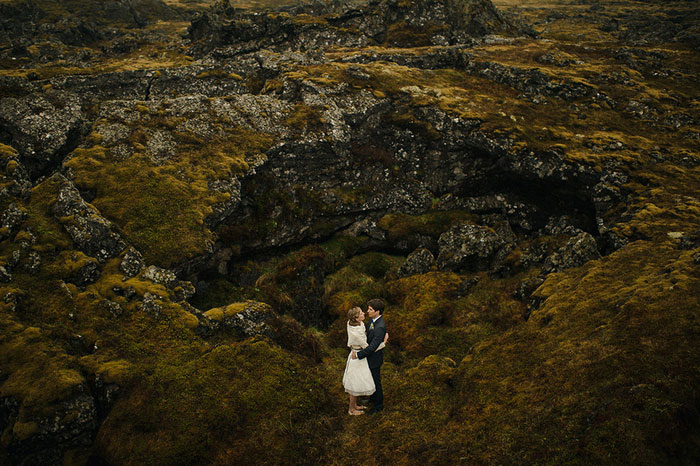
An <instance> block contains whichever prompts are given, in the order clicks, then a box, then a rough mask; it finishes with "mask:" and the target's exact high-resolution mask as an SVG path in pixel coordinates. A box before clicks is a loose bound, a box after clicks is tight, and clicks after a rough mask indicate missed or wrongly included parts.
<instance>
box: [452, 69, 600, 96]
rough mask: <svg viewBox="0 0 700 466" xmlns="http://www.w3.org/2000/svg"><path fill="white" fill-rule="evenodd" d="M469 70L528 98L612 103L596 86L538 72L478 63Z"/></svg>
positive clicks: (536, 70)
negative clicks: (587, 99)
mask: <svg viewBox="0 0 700 466" xmlns="http://www.w3.org/2000/svg"><path fill="white" fill-rule="evenodd" d="M466 69H467V71H468V72H470V73H474V74H478V75H480V76H483V77H484V78H487V79H490V80H493V81H495V82H498V83H501V84H506V85H508V86H511V87H512V88H514V89H517V90H519V91H520V92H523V93H525V94H526V95H529V96H541V95H545V96H555V97H559V98H561V99H563V100H566V101H569V102H572V101H574V100H577V99H583V98H589V99H593V100H601V101H605V102H612V99H610V97H608V96H606V95H605V94H602V93H600V92H598V91H597V90H596V88H595V87H593V86H589V85H587V84H583V83H580V82H575V81H557V80H555V79H552V78H551V77H549V76H547V75H546V74H544V73H543V72H541V71H539V70H538V69H527V70H526V69H521V68H517V67H514V66H507V65H502V64H500V63H493V62H476V61H475V62H471V63H469V64H468V65H467V66H466Z"/></svg>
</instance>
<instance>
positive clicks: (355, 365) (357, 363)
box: [343, 307, 389, 416]
mask: <svg viewBox="0 0 700 466" xmlns="http://www.w3.org/2000/svg"><path fill="white" fill-rule="evenodd" d="M363 320H365V313H364V311H362V309H361V308H359V307H353V308H352V309H350V310H349V311H348V324H347V330H348V346H349V347H350V354H348V362H347V363H346V364H345V374H344V375H343V387H345V391H346V392H347V393H348V396H349V398H350V404H349V405H348V414H350V415H352V416H357V415H358V414H364V413H363V412H362V410H363V409H365V408H364V406H359V405H358V404H357V397H358V396H368V395H371V394H372V393H374V391H375V386H374V380H373V379H372V373H371V372H370V370H369V365H368V363H367V358H364V359H352V357H351V356H352V352H353V351H358V350H361V349H364V348H365V347H366V346H367V335H366V334H365V326H364V325H362V321H363ZM388 339H389V334H387V335H386V336H385V337H384V342H383V343H381V344H380V345H379V346H378V347H377V351H379V350H381V349H382V348H384V346H385V343H386V341H387V340H388Z"/></svg>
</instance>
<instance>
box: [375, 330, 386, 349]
mask: <svg viewBox="0 0 700 466" xmlns="http://www.w3.org/2000/svg"><path fill="white" fill-rule="evenodd" d="M388 341H389V334H388V333H387V334H386V335H384V341H383V342H381V343H379V346H377V351H379V350H380V349H384V347H385V346H386V344H387V342H388Z"/></svg>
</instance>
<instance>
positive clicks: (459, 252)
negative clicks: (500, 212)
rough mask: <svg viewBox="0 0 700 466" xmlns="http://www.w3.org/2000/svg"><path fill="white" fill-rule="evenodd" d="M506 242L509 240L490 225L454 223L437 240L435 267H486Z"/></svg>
mask: <svg viewBox="0 0 700 466" xmlns="http://www.w3.org/2000/svg"><path fill="white" fill-rule="evenodd" d="M508 244H509V243H508V240H507V239H506V238H504V237H502V236H500V235H499V234H498V233H497V232H496V231H494V230H493V229H492V228H488V227H485V226H480V225H471V224H464V223H462V224H458V225H455V226H454V227H452V228H451V229H450V230H448V231H447V232H445V233H443V234H442V235H440V239H439V240H438V245H439V248H440V252H439V254H438V258H437V263H438V268H439V269H441V270H444V269H449V270H455V271H477V270H487V269H489V268H491V266H492V265H493V260H494V257H495V256H496V253H497V252H498V251H499V250H501V249H502V248H503V247H504V246H506V245H508Z"/></svg>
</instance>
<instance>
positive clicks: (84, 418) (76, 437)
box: [0, 385, 98, 466]
mask: <svg viewBox="0 0 700 466" xmlns="http://www.w3.org/2000/svg"><path fill="white" fill-rule="evenodd" d="M0 403H2V405H3V406H2V407H0V412H3V417H6V418H7V419H8V421H13V422H14V424H13V427H12V435H9V436H8V443H6V444H5V445H4V448H5V449H6V452H7V455H8V457H9V458H10V459H11V460H12V461H13V463H12V464H18V465H30V464H42V465H56V466H58V465H61V464H63V453H64V452H65V451H66V450H68V449H71V448H76V447H83V448H85V447H89V446H90V445H92V442H93V439H94V436H95V432H96V431H97V427H98V419H97V411H96V408H95V401H94V398H93V397H92V395H91V393H90V391H89V389H88V387H87V386H86V385H81V386H80V387H78V388H77V389H76V390H75V392H74V393H73V395H72V396H70V397H68V398H66V399H64V400H61V401H60V402H58V403H56V405H55V406H54V407H53V409H52V410H51V412H49V413H36V414H34V415H32V416H26V415H25V416H22V420H21V421H20V420H18V419H17V418H16V417H15V416H16V415H17V411H16V409H17V408H16V405H14V406H15V408H14V409H13V401H12V399H8V398H5V399H3V400H2V401H0ZM13 411H14V414H13Z"/></svg>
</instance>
